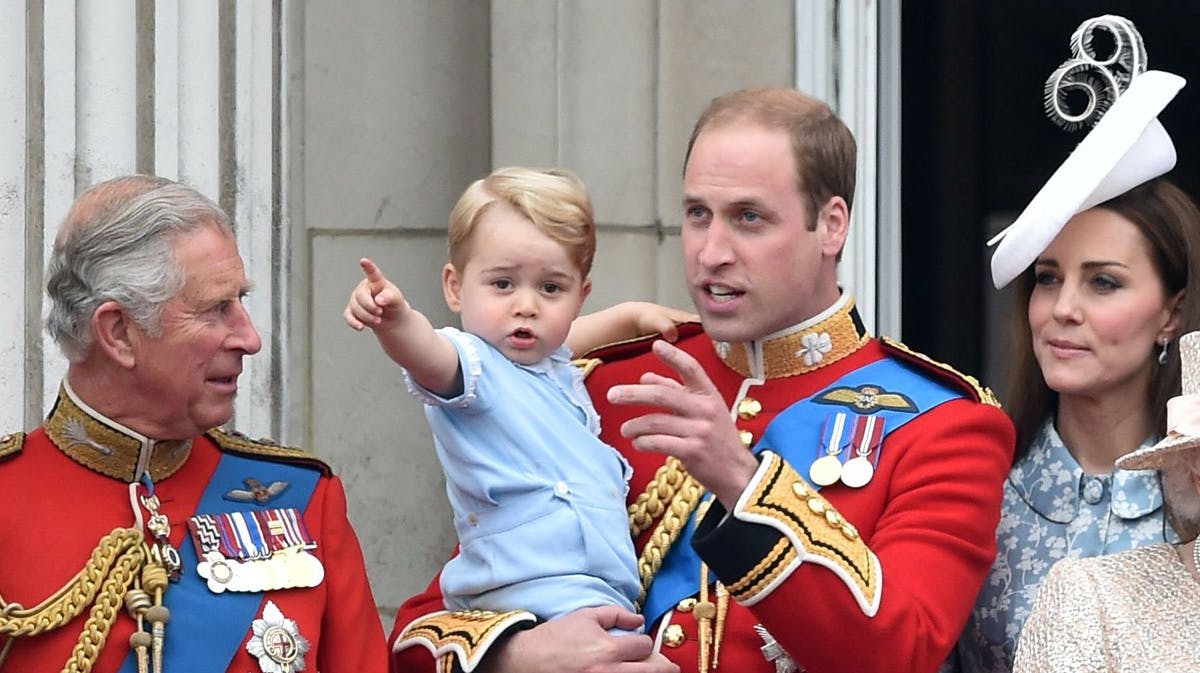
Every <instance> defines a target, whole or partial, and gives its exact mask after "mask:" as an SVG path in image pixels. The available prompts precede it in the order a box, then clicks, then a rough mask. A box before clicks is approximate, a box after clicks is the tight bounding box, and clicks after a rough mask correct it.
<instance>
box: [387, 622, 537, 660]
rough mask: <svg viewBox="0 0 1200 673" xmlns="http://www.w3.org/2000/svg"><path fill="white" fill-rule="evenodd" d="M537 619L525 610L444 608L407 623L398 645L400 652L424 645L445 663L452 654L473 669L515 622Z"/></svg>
mask: <svg viewBox="0 0 1200 673" xmlns="http://www.w3.org/2000/svg"><path fill="white" fill-rule="evenodd" d="M535 623H537V617H535V616H534V615H533V613H530V612H526V611H524V610H510V611H508V612H491V611H488V610H462V611H457V612H450V611H447V610H442V611H441V612H434V613H431V614H428V615H425V616H424V617H421V618H419V619H416V620H413V621H412V622H411V623H410V624H409V625H408V626H406V627H404V631H402V632H401V633H400V637H399V638H398V639H397V640H396V645H395V647H394V649H395V651H396V652H399V651H400V650H403V649H406V648H409V647H412V646H414V645H421V646H422V647H424V648H425V649H427V650H429V651H430V652H431V653H432V654H433V656H434V657H436V658H437V659H439V660H440V661H441V662H442V666H443V667H444V666H445V663H446V662H447V661H448V658H450V657H456V658H457V659H458V664H459V666H461V667H462V670H463V671H465V673H471V671H473V670H475V667H476V666H478V665H479V662H480V661H482V660H483V656H484V655H485V654H487V651H488V649H490V648H491V646H492V645H494V644H495V643H496V641H497V640H498V639H499V638H500V637H501V636H503V635H505V634H506V633H508V632H509V631H510V630H511V629H512V628H513V627H514V626H517V625H525V626H532V625H533V624H535Z"/></svg>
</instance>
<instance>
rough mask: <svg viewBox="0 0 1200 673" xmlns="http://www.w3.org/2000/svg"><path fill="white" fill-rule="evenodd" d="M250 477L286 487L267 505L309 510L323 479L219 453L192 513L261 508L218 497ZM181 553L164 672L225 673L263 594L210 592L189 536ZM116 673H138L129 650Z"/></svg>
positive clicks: (170, 591) (170, 596)
mask: <svg viewBox="0 0 1200 673" xmlns="http://www.w3.org/2000/svg"><path fill="white" fill-rule="evenodd" d="M250 475H253V476H254V477H256V478H258V479H261V480H262V481H264V482H265V483H271V482H273V481H284V482H287V483H289V484H290V488H288V489H286V490H285V491H284V492H283V493H280V494H279V495H278V496H277V497H276V498H275V499H273V500H272V501H271V507H272V508H277V507H295V508H297V509H300V510H304V509H305V508H307V507H308V501H309V499H310V498H311V497H312V494H313V491H315V490H316V487H317V482H318V481H319V480H320V478H321V473H320V471H319V470H316V469H314V468H310V467H301V466H299V465H289V464H287V463H275V462H269V461H265V460H260V459H251V458H245V457H242V456H238V455H235V454H231V453H223V454H222V455H221V460H220V462H219V463H218V464H217V469H216V471H214V472H213V475H212V478H211V479H210V480H209V482H208V486H207V487H206V488H205V490H204V493H203V495H201V497H200V502H199V503H198V504H197V505H196V513H198V514H225V513H228V512H234V511H238V510H245V509H246V508H248V507H265V505H255V504H253V503H240V502H232V501H229V500H226V499H224V498H223V497H222V496H223V495H224V494H225V492H226V491H229V490H230V489H232V488H240V487H241V484H242V479H243V478H245V477H246V476H250ZM173 523H175V524H179V523H182V522H173ZM179 555H180V556H181V557H182V558H183V563H184V569H183V577H182V578H181V579H180V580H179V582H176V583H173V584H171V585H170V586H169V587H168V588H167V591H166V593H165V594H164V597H163V604H164V605H166V606H167V609H169V610H170V611H171V621H170V623H169V624H168V625H167V630H166V634H167V635H166V640H165V644H164V648H163V670H166V671H171V673H214V672H216V671H224V670H226V669H227V668H228V667H229V662H230V660H232V659H233V656H234V655H235V654H236V653H237V649H238V646H239V645H241V644H242V641H243V640H245V638H246V633H247V632H248V631H249V629H250V623H251V622H252V621H254V618H255V616H256V615H257V614H258V609H259V606H260V605H261V604H262V600H263V595H264V594H265V592H232V591H226V592H225V593H222V594H214V593H213V592H211V591H209V590H208V585H207V583H206V582H205V581H204V579H203V578H202V577H200V575H199V574H197V572H196V563H197V557H196V546H195V544H194V543H193V542H192V536H191V535H185V536H184V542H183V544H182V545H181V547H180V549H179ZM120 673H137V657H136V655H135V654H134V653H133V652H130V653H129V656H128V657H126V658H125V662H124V663H123V664H122V665H121V669H120Z"/></svg>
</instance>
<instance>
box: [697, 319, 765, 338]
mask: <svg viewBox="0 0 1200 673" xmlns="http://www.w3.org/2000/svg"><path fill="white" fill-rule="evenodd" d="M700 324H701V325H703V326H704V332H705V333H706V334H708V336H709V338H710V339H712V340H713V341H729V342H737V341H752V340H753V337H751V336H749V335H748V334H747V332H748V331H749V330H747V329H746V325H745V323H743V322H741V321H739V320H737V319H735V318H733V317H729V316H719V317H718V316H713V315H705V314H704V313H701V314H700Z"/></svg>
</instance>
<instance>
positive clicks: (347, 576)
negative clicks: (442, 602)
mask: <svg viewBox="0 0 1200 673" xmlns="http://www.w3.org/2000/svg"><path fill="white" fill-rule="evenodd" d="M325 481H326V483H325V488H324V489H322V490H321V491H319V492H318V494H323V501H322V504H323V510H324V513H323V519H322V530H321V537H320V538H319V539H320V540H321V547H322V548H323V551H324V564H325V582H326V584H327V587H326V592H327V593H326V596H327V605H326V606H325V612H324V615H323V617H322V623H321V630H322V636H321V641H322V647H321V653H320V658H319V660H318V661H317V665H316V667H315V669H316V670H319V671H321V673H384V671H386V670H387V658H386V650H385V649H384V648H385V647H386V645H385V643H384V639H383V627H382V625H381V623H380V621H379V613H378V612H377V611H376V609H375V600H374V598H373V597H372V595H371V585H370V582H369V581H368V579H367V569H366V564H365V563H364V562H363V555H362V548H361V547H360V546H359V544H358V536H357V535H355V534H354V529H353V528H351V527H350V520H349V519H348V518H347V516H346V492H345V490H344V489H343V488H342V482H341V480H340V479H338V478H337V477H331V478H329V479H328V480H325Z"/></svg>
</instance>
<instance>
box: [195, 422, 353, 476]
mask: <svg viewBox="0 0 1200 673" xmlns="http://www.w3.org/2000/svg"><path fill="white" fill-rule="evenodd" d="M207 434H208V437H209V438H210V439H212V440H213V441H214V442H216V443H217V446H218V447H220V448H221V450H222V451H228V452H229V453H236V454H240V455H243V456H250V457H252V458H262V459H264V460H274V461H278V462H282V463H292V464H295V465H304V466H306V467H312V468H315V469H318V470H320V471H321V473H322V474H323V475H325V476H326V477H328V476H332V475H333V470H332V469H331V468H330V467H329V464H328V463H326V462H325V461H323V460H321V459H320V458H318V457H317V456H316V455H315V454H312V453H309V452H308V451H305V450H303V449H297V448H295V447H292V446H283V445H282V444H276V443H275V442H272V441H271V440H269V439H250V438H249V437H247V436H246V435H243V434H242V433H240V432H237V431H235V430H226V429H224V428H213V429H212V430H209V431H208V433H207Z"/></svg>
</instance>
